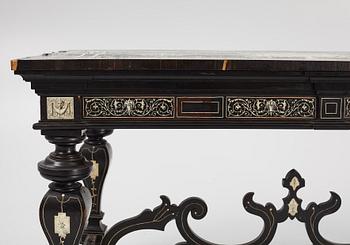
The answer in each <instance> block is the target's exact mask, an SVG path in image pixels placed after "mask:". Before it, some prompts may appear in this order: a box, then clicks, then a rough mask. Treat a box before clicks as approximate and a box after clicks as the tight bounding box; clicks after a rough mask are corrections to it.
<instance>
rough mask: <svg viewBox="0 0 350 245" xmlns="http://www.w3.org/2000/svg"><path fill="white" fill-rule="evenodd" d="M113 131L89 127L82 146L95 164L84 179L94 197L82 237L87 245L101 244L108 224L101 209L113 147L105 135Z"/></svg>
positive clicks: (84, 153) (84, 152)
mask: <svg viewBox="0 0 350 245" xmlns="http://www.w3.org/2000/svg"><path fill="white" fill-rule="evenodd" d="M112 132H113V130H111V129H88V130H87V132H86V134H87V137H88V138H87V139H86V140H85V142H84V144H83V145H82V147H81V148H80V152H81V154H82V155H83V156H84V157H85V158H86V159H87V160H89V161H91V162H92V164H93V167H92V172H91V174H90V177H89V178H87V179H85V180H84V185H85V186H86V187H87V188H88V189H89V190H90V193H91V197H92V209H91V213H90V218H89V222H88V226H87V228H86V229H85V231H84V234H83V239H82V241H83V243H84V244H86V245H87V244H94V245H95V244H96V245H97V244H100V243H101V240H102V238H103V236H104V234H105V232H106V229H107V226H106V225H104V224H103V223H102V219H103V216H104V213H103V212H102V211H101V195H102V188H103V184H104V180H105V178H106V175H107V172H108V167H109V162H110V160H111V157H112V149H111V146H110V144H109V143H108V142H107V141H106V140H104V139H103V137H105V136H107V135H110V134H112Z"/></svg>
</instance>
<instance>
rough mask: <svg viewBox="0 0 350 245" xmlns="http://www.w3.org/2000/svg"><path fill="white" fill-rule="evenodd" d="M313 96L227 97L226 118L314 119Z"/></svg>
mask: <svg viewBox="0 0 350 245" xmlns="http://www.w3.org/2000/svg"><path fill="white" fill-rule="evenodd" d="M315 108H316V98H313V97H227V98H226V116H227V118H254V119H255V118H256V119H259V118H277V119H283V118H285V119H314V118H315V115H316V109H315Z"/></svg>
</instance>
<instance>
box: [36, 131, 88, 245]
mask: <svg viewBox="0 0 350 245" xmlns="http://www.w3.org/2000/svg"><path fill="white" fill-rule="evenodd" d="M42 134H44V135H45V136H46V139H47V140H48V141H49V142H50V143H53V144H55V145H56V149H55V151H54V152H52V153H51V154H50V155H49V156H48V157H47V158H46V159H45V160H43V161H41V162H39V164H38V169H39V171H40V174H41V175H42V176H43V177H44V178H46V179H49V180H52V181H53V182H52V183H51V184H50V185H49V187H50V190H49V191H48V192H47V193H46V195H45V196H44V198H43V200H42V202H41V205H40V222H41V226H42V228H43V230H44V232H45V235H46V237H47V239H48V241H49V244H50V245H78V244H79V243H80V239H81V236H82V233H83V230H84V228H85V226H86V223H87V219H88V217H89V213H90V209H91V195H90V192H89V190H88V189H87V188H86V187H83V186H82V185H81V184H80V183H78V182H77V181H80V180H82V179H84V178H87V177H88V176H89V175H90V172H91V169H92V165H91V163H90V162H89V161H87V160H86V159H85V158H84V157H83V156H82V155H81V153H79V152H77V151H76V150H75V146H76V144H78V143H80V142H82V140H83V139H84V136H83V135H82V132H81V130H45V131H42Z"/></svg>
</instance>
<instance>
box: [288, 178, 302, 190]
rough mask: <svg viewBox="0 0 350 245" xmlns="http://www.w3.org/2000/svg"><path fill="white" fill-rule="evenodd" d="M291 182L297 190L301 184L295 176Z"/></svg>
mask: <svg viewBox="0 0 350 245" xmlns="http://www.w3.org/2000/svg"><path fill="white" fill-rule="evenodd" d="M289 184H290V186H291V187H292V188H293V191H295V190H296V189H297V188H298V187H299V186H300V182H299V179H298V178H297V177H294V178H293V179H292V180H291V182H290V183H289Z"/></svg>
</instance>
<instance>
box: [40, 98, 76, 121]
mask: <svg viewBox="0 0 350 245" xmlns="http://www.w3.org/2000/svg"><path fill="white" fill-rule="evenodd" d="M46 108H47V119H74V98H73V97H47V98H46Z"/></svg>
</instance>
